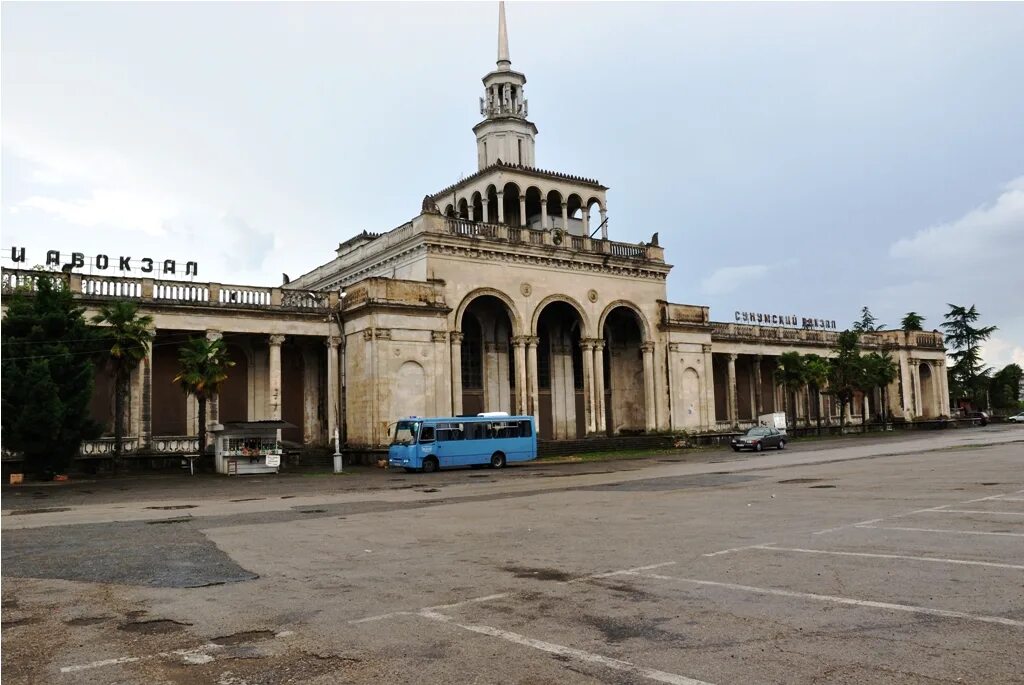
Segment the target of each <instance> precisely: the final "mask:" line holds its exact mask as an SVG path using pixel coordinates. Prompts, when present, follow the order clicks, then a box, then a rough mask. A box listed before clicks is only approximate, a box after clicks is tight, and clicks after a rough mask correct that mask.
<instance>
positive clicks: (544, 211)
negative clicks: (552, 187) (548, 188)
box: [540, 197, 551, 229]
mask: <svg viewBox="0 0 1024 685" xmlns="http://www.w3.org/2000/svg"><path fill="white" fill-rule="evenodd" d="M550 224H551V222H550V221H548V199H547V198H546V197H542V198H541V199H540V227H541V228H543V229H547V227H548V226H549V225H550Z"/></svg>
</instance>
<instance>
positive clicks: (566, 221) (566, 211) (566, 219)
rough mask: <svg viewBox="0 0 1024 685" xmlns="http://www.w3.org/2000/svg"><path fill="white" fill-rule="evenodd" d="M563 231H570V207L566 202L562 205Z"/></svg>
mask: <svg viewBox="0 0 1024 685" xmlns="http://www.w3.org/2000/svg"><path fill="white" fill-rule="evenodd" d="M562 230H563V231H566V232H568V230H569V205H568V203H566V202H563V203H562Z"/></svg>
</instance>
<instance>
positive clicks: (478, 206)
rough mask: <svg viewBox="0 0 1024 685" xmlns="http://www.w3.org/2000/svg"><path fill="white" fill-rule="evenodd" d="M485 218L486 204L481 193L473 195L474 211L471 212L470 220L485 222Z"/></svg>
mask: <svg viewBox="0 0 1024 685" xmlns="http://www.w3.org/2000/svg"><path fill="white" fill-rule="evenodd" d="M483 216H484V203H483V199H482V197H481V195H480V191H477V192H475V193H473V203H472V210H471V212H470V217H469V218H470V220H472V221H483Z"/></svg>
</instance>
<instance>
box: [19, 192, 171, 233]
mask: <svg viewBox="0 0 1024 685" xmlns="http://www.w3.org/2000/svg"><path fill="white" fill-rule="evenodd" d="M17 206H18V207H20V208H31V209H37V210H39V211H42V212H47V213H49V214H53V215H55V216H58V217H60V218H61V219H63V220H64V221H67V222H68V223H72V224H75V225H76V226H83V227H85V228H96V227H110V228H117V229H121V230H126V231H142V232H143V233H146V234H148V235H153V236H159V235H163V234H164V233H165V224H166V222H167V221H168V220H169V219H171V218H173V217H174V216H175V215H176V214H177V213H178V209H177V207H176V204H175V202H174V201H173V200H171V199H170V198H168V197H159V196H157V195H155V194H152V193H147V194H142V193H139V192H137V191H132V190H109V189H95V190H93V191H92V192H91V193H90V194H89V196H88V197H85V198H79V199H70V200H69V199H62V198H59V197H51V196H46V195H33V196H32V197H29V198H26V199H25V200H22V201H21V202H19V203H18V205H17Z"/></svg>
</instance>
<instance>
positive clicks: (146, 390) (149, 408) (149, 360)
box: [139, 329, 156, 448]
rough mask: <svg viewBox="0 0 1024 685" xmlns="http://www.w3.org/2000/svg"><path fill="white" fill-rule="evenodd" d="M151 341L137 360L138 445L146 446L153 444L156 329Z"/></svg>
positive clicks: (153, 331)
mask: <svg viewBox="0 0 1024 685" xmlns="http://www.w3.org/2000/svg"><path fill="white" fill-rule="evenodd" d="M151 332H152V333H153V341H152V342H151V343H150V344H149V347H147V348H146V356H145V357H143V359H142V361H141V362H139V385H140V386H141V388H140V392H139V409H140V411H139V415H140V416H139V418H140V420H139V447H140V448H148V447H150V446H151V445H152V444H153V343H155V342H156V329H153V330H152V331H151Z"/></svg>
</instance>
